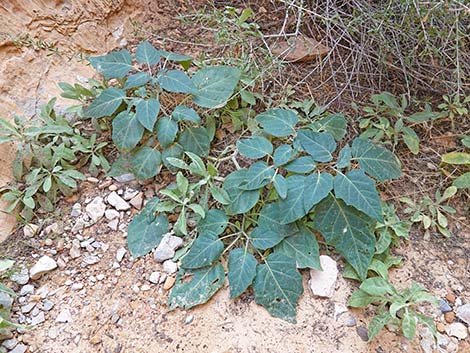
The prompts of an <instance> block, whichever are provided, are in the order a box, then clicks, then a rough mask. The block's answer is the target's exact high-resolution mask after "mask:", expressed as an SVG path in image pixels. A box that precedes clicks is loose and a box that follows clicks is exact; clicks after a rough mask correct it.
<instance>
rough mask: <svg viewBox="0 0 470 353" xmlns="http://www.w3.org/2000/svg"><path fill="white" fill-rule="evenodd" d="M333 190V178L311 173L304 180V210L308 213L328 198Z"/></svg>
mask: <svg viewBox="0 0 470 353" xmlns="http://www.w3.org/2000/svg"><path fill="white" fill-rule="evenodd" d="M331 189H333V176H332V175H331V174H330V173H326V172H323V173H320V172H317V173H312V174H310V175H309V176H307V178H306V179H305V188H304V209H305V210H306V211H307V212H308V211H310V210H311V209H312V207H313V206H315V205H316V204H317V203H319V202H320V201H321V200H323V199H324V198H325V197H327V196H328V194H329V192H330V191H331Z"/></svg>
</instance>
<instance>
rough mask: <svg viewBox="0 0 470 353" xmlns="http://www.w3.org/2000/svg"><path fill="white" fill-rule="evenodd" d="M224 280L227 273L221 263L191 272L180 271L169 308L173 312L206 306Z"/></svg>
mask: <svg viewBox="0 0 470 353" xmlns="http://www.w3.org/2000/svg"><path fill="white" fill-rule="evenodd" d="M187 277H189V281H188V280H187ZM224 280H225V271H224V268H223V266H222V265H221V264H220V263H218V264H216V265H214V266H211V267H205V268H201V269H199V270H194V271H190V272H185V271H183V270H180V272H179V273H178V276H177V278H176V284H175V286H174V287H173V289H172V291H171V293H170V296H169V298H168V308H169V309H170V310H173V309H176V308H178V307H180V308H183V309H186V310H187V309H191V308H192V307H194V306H196V305H199V304H204V303H205V302H207V301H208V300H209V299H210V298H211V297H212V296H213V295H214V294H215V293H216V292H217V291H218V290H219V289H220V288H222V286H223V285H224Z"/></svg>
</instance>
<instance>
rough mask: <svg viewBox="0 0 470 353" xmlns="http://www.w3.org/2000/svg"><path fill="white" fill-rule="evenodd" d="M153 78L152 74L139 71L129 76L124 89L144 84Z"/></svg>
mask: <svg viewBox="0 0 470 353" xmlns="http://www.w3.org/2000/svg"><path fill="white" fill-rule="evenodd" d="M151 79H152V76H150V75H149V74H148V73H146V72H138V73H136V74H133V75H130V76H129V77H127V80H126V84H125V86H124V89H130V88H135V87H140V86H143V85H145V84H146V83H147V82H150V80H151Z"/></svg>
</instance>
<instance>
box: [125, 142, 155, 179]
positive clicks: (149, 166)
mask: <svg viewBox="0 0 470 353" xmlns="http://www.w3.org/2000/svg"><path fill="white" fill-rule="evenodd" d="M161 164H162V155H161V153H160V151H158V150H156V149H153V148H150V147H142V148H141V149H140V150H138V151H137V152H136V153H135V154H134V155H133V156H132V159H131V166H132V174H134V175H135V176H136V177H137V179H140V180H145V179H149V178H153V177H154V176H155V175H157V174H158V172H159V171H160V165H161Z"/></svg>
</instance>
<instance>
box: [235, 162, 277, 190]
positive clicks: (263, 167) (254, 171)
mask: <svg viewBox="0 0 470 353" xmlns="http://www.w3.org/2000/svg"><path fill="white" fill-rule="evenodd" d="M273 176H274V170H273V167H272V166H270V165H267V164H266V162H262V161H259V162H256V163H253V164H252V165H251V166H250V168H248V170H247V171H246V176H245V177H246V179H245V181H244V182H243V183H241V184H240V186H239V187H240V189H243V190H257V189H260V188H262V187H263V186H265V185H267V184H269V183H270V182H271V180H272V178H273Z"/></svg>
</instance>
